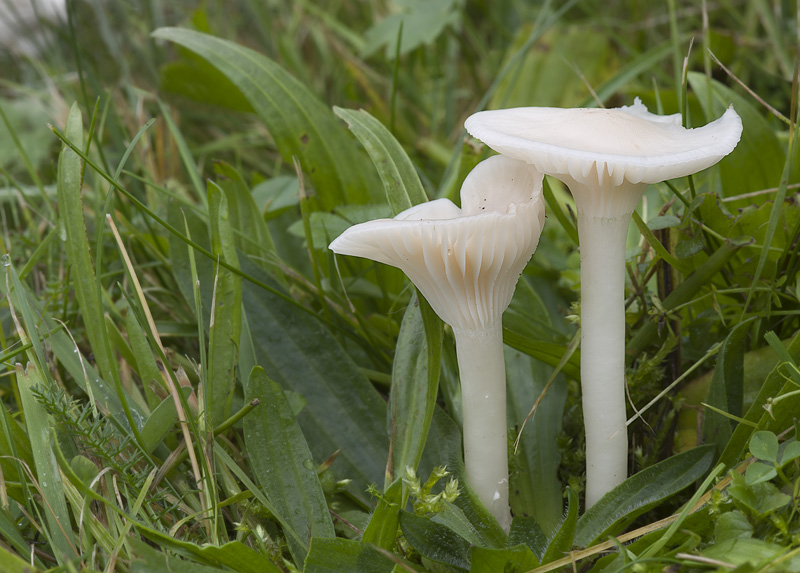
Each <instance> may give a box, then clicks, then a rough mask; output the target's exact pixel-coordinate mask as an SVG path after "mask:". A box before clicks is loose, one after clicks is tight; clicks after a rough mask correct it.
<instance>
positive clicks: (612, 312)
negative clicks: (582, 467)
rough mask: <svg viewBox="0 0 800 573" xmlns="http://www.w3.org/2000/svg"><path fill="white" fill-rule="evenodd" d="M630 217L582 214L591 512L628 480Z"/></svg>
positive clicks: (584, 384)
mask: <svg viewBox="0 0 800 573" xmlns="http://www.w3.org/2000/svg"><path fill="white" fill-rule="evenodd" d="M629 222H630V214H628V215H625V216H622V217H618V218H608V217H591V216H584V215H582V214H581V213H580V210H579V213H578V236H579V239H580V252H581V388H582V392H583V420H584V427H585V430H586V508H587V509H588V508H590V507H591V506H592V505H594V504H595V503H596V502H597V501H598V500H599V499H600V498H601V497H603V495H604V494H606V493H607V492H608V491H610V490H611V489H613V488H614V487H615V486H617V485H619V484H620V483H622V481H623V480H624V479H625V478H626V476H627V466H628V434H627V429H626V424H625V421H626V417H625V304H624V297H625V243H626V237H627V234H628V225H629Z"/></svg>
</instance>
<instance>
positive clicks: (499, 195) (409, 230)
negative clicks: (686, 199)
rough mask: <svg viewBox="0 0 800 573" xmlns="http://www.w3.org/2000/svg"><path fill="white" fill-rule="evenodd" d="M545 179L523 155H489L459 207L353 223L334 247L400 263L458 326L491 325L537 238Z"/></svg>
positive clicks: (445, 202) (441, 203) (440, 205)
mask: <svg viewBox="0 0 800 573" xmlns="http://www.w3.org/2000/svg"><path fill="white" fill-rule="evenodd" d="M542 178H543V176H542V175H541V174H540V173H538V172H537V171H536V170H535V169H533V168H532V167H531V166H529V165H528V164H526V163H524V162H522V161H516V160H514V159H509V158H507V157H503V156H494V157H490V158H489V159H487V160H485V161H483V162H481V163H480V164H478V165H477V166H476V167H475V169H473V170H472V172H470V174H469V175H468V176H467V178H466V179H465V180H464V184H463V185H462V187H461V208H460V209H459V208H458V207H456V205H455V204H454V203H453V202H452V201H450V200H449V199H437V200H435V201H430V202H428V203H423V204H421V205H417V206H415V207H412V208H411V209H407V210H405V211H403V212H402V213H399V214H398V215H397V216H396V217H395V218H394V219H377V220H375V221H369V222H367V223H361V224H359V225H355V226H353V227H350V228H349V229H347V230H346V231H345V232H344V233H342V234H341V235H340V236H339V237H338V238H337V239H336V240H335V241H333V242H332V243H331V244H330V249H331V250H332V251H334V252H335V253H338V254H343V255H353V256H357V257H364V258H367V259H372V260H374V261H378V262H381V263H385V264H387V265H392V266H395V267H398V268H399V269H401V270H402V271H403V272H404V273H405V274H406V275H408V278H409V279H411V282H413V283H414V285H416V287H417V288H418V289H419V290H420V291H421V292H422V294H423V296H425V298H426V299H427V300H428V302H429V303H430V304H431V306H432V307H433V310H434V311H435V312H436V314H438V315H439V316H440V317H441V318H442V320H444V321H445V322H446V323H448V324H449V325H450V326H452V327H453V328H461V329H470V330H473V329H487V328H490V327H493V326H495V325H496V324H497V323H498V321H499V320H500V317H501V315H502V314H503V311H504V310H505V309H506V308H507V307H508V305H509V303H510V302H511V297H512V295H513V294H514V288H515V287H516V284H517V280H518V279H519V276H520V274H522V271H523V269H524V268H525V265H526V264H527V262H528V260H529V259H530V258H531V255H533V252H534V251H535V250H536V246H537V245H538V243H539V235H540V234H541V232H542V227H543V226H544V201H543V199H542Z"/></svg>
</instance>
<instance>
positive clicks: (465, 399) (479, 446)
mask: <svg viewBox="0 0 800 573" xmlns="http://www.w3.org/2000/svg"><path fill="white" fill-rule="evenodd" d="M453 332H454V334H455V338H456V353H457V356H458V369H459V373H460V377H461V407H462V410H463V417H464V464H465V466H466V470H467V480H468V482H469V484H470V486H471V487H472V489H473V490H474V491H475V493H476V494H477V495H478V498H480V500H481V502H482V503H483V504H484V505H485V506H486V507H487V508H488V509H489V511H490V512H491V513H492V515H493V516H494V517H495V518H496V519H497V521H498V522H499V523H500V525H501V527H502V528H503V529H504V530H505V531H506V532H507V531H508V530H509V528H510V527H511V510H510V509H509V505H508V440H507V432H508V427H507V424H506V368H505V362H504V359H503V331H502V325H501V324H497V325H495V326H493V327H491V328H489V329H486V330H462V329H455V328H454V329H453Z"/></svg>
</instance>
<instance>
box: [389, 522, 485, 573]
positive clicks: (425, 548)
mask: <svg viewBox="0 0 800 573" xmlns="http://www.w3.org/2000/svg"><path fill="white" fill-rule="evenodd" d="M400 527H402V529H403V535H405V537H406V541H408V543H409V545H411V547H413V548H414V550H415V551H417V553H419V554H420V555H422V556H423V557H425V558H427V559H430V560H431V561H436V562H437V563H443V564H445V565H450V566H451V567H457V568H459V569H469V564H470V542H469V541H467V540H466V539H464V538H463V537H461V536H460V535H459V534H458V533H456V532H455V531H453V530H452V529H450V528H449V527H447V526H445V525H442V524H441V523H437V522H435V521H432V520H430V519H428V518H425V517H420V516H419V515H414V514H413V513H408V512H407V511H404V512H402V513H401V514H400Z"/></svg>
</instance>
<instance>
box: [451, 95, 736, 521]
mask: <svg viewBox="0 0 800 573" xmlns="http://www.w3.org/2000/svg"><path fill="white" fill-rule="evenodd" d="M465 126H466V128H467V131H469V133H470V134H472V135H473V136H474V137H476V138H477V139H480V140H481V141H483V142H484V143H485V144H486V145H488V146H489V147H491V148H492V149H494V150H495V151H498V152H500V153H502V154H503V155H506V156H508V157H512V158H514V159H519V160H522V161H526V162H528V163H530V164H532V165H533V166H535V167H536V168H537V169H538V170H539V171H541V172H542V173H545V174H548V175H552V176H554V177H557V178H558V179H560V180H561V181H563V182H564V183H565V184H566V185H567V186H568V187H569V188H570V191H571V192H572V195H573V197H574V198H575V203H576V205H577V209H578V235H579V239H580V249H581V331H582V335H581V386H582V389H583V411H584V425H585V429H586V481H587V485H586V506H587V508H588V507H591V506H592V505H593V504H594V503H595V502H596V501H597V500H598V499H600V497H602V496H603V495H604V494H605V493H606V492H608V491H609V490H611V489H612V488H614V487H615V486H616V485H618V484H619V483H620V482H622V481H623V480H624V479H625V477H626V476H627V453H628V438H627V433H626V430H625V390H624V388H625V386H624V377H625V308H624V296H625V240H626V236H627V232H628V226H629V222H630V217H631V215H632V214H633V210H634V209H635V207H636V205H637V204H638V203H639V199H640V198H641V196H642V193H644V190H645V189H646V188H647V185H648V184H650V183H657V182H659V181H665V180H668V179H674V178H677V177H684V176H686V175H690V174H692V173H695V172H697V171H700V170H702V169H705V168H707V167H709V166H711V165H713V164H715V163H716V162H718V161H719V160H720V159H722V158H723V157H724V156H725V155H727V154H728V153H730V152H731V151H732V150H733V148H734V147H736V144H737V143H738V142H739V138H740V136H741V133H742V122H741V119H740V118H739V116H738V115H737V114H736V112H735V111H734V110H733V108H732V107H731V108H729V109H728V110H727V111H726V112H725V113H724V114H723V115H722V117H720V118H719V119H717V120H716V121H714V122H712V123H709V124H708V125H706V126H704V127H700V128H696V129H685V128H684V127H682V126H681V118H680V115H670V116H659V115H655V114H652V113H650V112H648V111H647V108H646V107H645V106H644V105H643V104H642V103H641V101H639V100H638V98H637V99H636V101H635V103H634V105H632V106H625V107H621V108H616V109H560V108H517V109H504V110H497V111H484V112H479V113H476V114H475V115H473V116H471V117H470V118H468V119H467V121H466V123H465Z"/></svg>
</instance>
